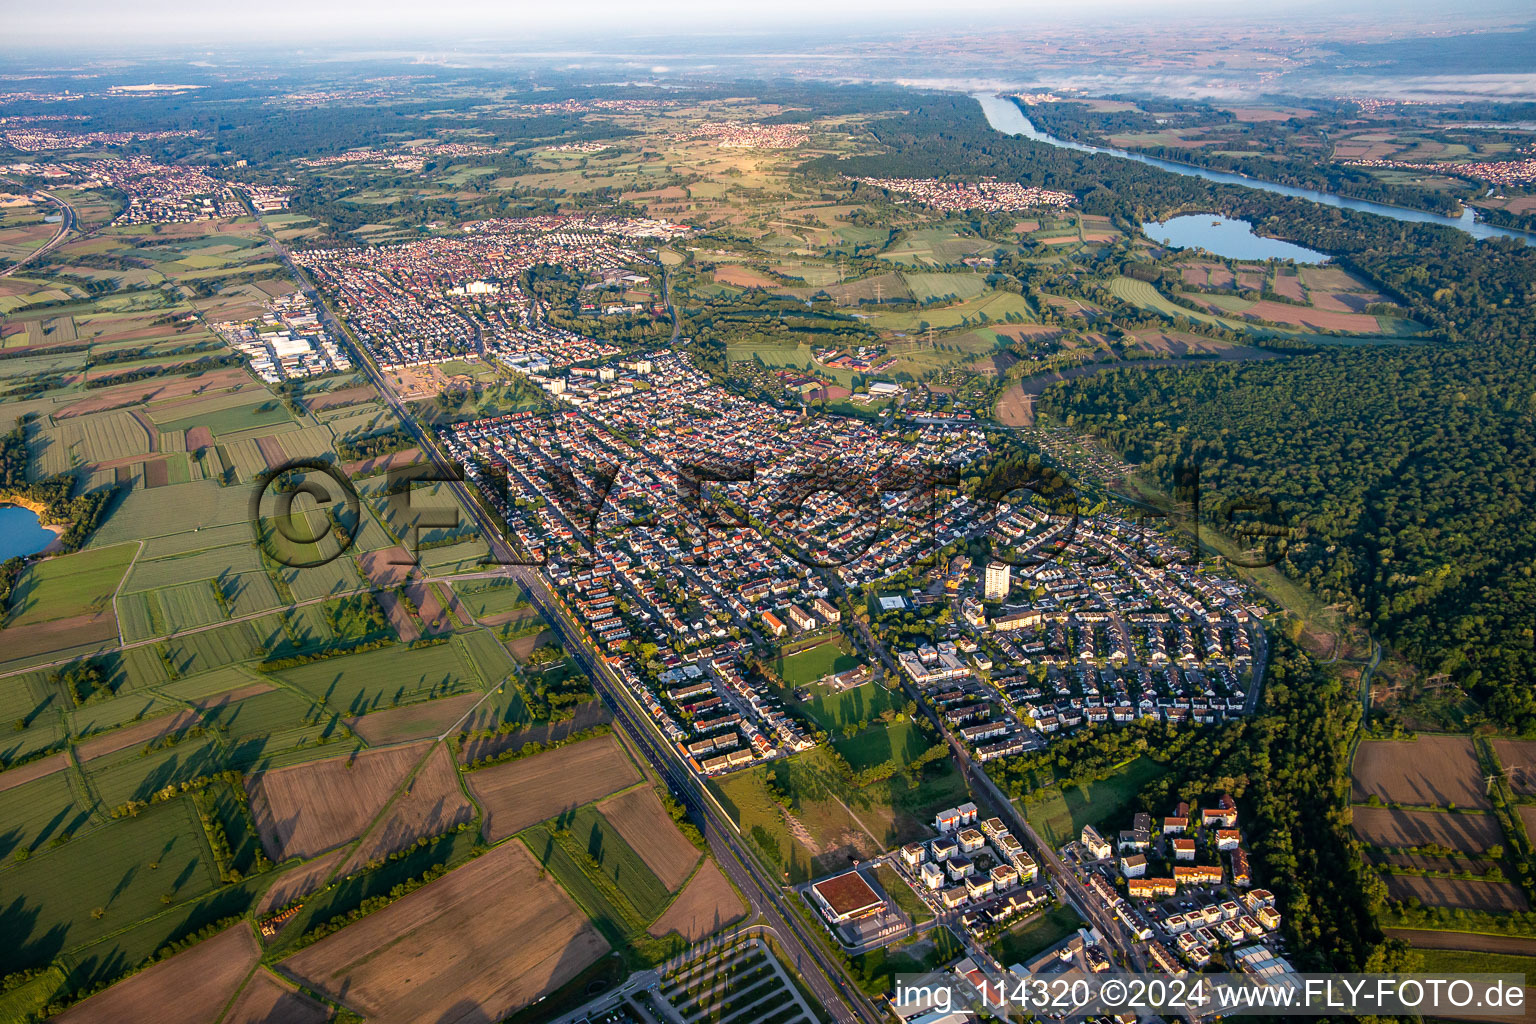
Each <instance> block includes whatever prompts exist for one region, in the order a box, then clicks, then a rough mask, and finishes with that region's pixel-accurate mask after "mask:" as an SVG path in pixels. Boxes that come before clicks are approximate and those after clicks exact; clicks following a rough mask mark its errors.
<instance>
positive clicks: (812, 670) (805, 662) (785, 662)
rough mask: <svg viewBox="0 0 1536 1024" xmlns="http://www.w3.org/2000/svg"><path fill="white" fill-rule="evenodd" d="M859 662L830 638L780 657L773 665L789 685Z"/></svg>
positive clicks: (795, 684)
mask: <svg viewBox="0 0 1536 1024" xmlns="http://www.w3.org/2000/svg"><path fill="white" fill-rule="evenodd" d="M859 664H860V662H859V659H858V658H857V657H855V656H854V655H852V654H848V653H847V652H845V651H844V650H843V649H842V648H841V647H839V646H838V641H837V640H836V639H831V640H828V641H826V642H825V643H821V644H817V645H816V646H815V647H812V648H809V649H807V650H804V651H800V652H798V653H796V654H791V655H789V656H788V657H781V658H780V659H779V661H778V663H777V664H776V665H775V666H774V667H775V669H776V670H777V671H778V673H779V675H780V677H782V678H783V680H784V681H785V682H786V683H788V684H789V685H791V686H804V685H805V684H807V683H814V682H815V681H816V680H818V679H820V678H822V677H823V676H827V675H832V674H835V673H839V672H847V671H849V670H850V669H855V668H858V667H859Z"/></svg>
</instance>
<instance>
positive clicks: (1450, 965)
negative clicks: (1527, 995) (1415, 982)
mask: <svg viewBox="0 0 1536 1024" xmlns="http://www.w3.org/2000/svg"><path fill="white" fill-rule="evenodd" d="M1413 951H1414V952H1415V953H1417V954H1419V955H1420V956H1421V957H1423V958H1424V967H1423V970H1424V971H1425V972H1427V973H1433V974H1523V975H1525V976H1526V979H1527V980H1528V981H1529V980H1530V979H1533V978H1536V956H1518V955H1516V954H1513V953H1486V952H1482V951H1478V952H1473V951H1472V950H1467V949H1426V948H1424V947H1422V946H1414V947H1413Z"/></svg>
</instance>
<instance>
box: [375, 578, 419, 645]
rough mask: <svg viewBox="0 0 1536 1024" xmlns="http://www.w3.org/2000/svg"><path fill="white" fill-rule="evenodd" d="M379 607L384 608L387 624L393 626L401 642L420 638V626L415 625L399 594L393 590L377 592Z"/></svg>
mask: <svg viewBox="0 0 1536 1024" xmlns="http://www.w3.org/2000/svg"><path fill="white" fill-rule="evenodd" d="M378 599H379V607H380V608H383V609H384V614H385V615H386V616H388V617H389V624H390V625H391V626H392V627H394V630H395V633H396V634H397V635H398V636H399V637H400V641H401V642H402V643H407V644H408V643H411V642H412V641H414V640H417V639H420V637H421V628H420V627H419V626H417V625H416V620H415V619H413V618H411V613H410V611H408V610H407V609H406V607H405V602H404V601H401V600H400V595H398V594H396V593H395V592H394V591H393V590H381V591H379V593H378Z"/></svg>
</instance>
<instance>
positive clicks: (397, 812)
mask: <svg viewBox="0 0 1536 1024" xmlns="http://www.w3.org/2000/svg"><path fill="white" fill-rule="evenodd" d="M474 817H475V805H474V804H472V803H470V802H469V798H468V797H467V796H465V795H464V790H462V789H461V788H459V771H458V769H457V768H456V767H455V766H454V763H453V758H452V756H451V755H450V754H449V752H448V748H447V747H446V746H444V745H442V744H438V745H437V747H436V748H435V749H433V751H432V754H431V756H430V757H428V758H427V763H426V764H424V765H423V766H422V768H421V770H420V771H419V772H417V773H416V776H415V778H413V779H411V781H410V789H409V790H407V791H406V792H405V793H402V794H401V795H400V796H399V797H398V798H396V800H395V802H394V804H393V805H392V806H391V807H390V808H389V813H388V815H387V816H386V817H385V819H384V820H383V821H381V822H379V823H378V824H377V825H375V826H373V828H372V829H370V830H369V832H368V834H367V836H365V837H364V839H363V842H362V844H361V845H360V846H359V847H358V848H357V852H356V853H354V854H352V856H351V858H350V859H349V860H348V861H347V863H346V864H344V865H342V869H341V873H342V874H343V875H349V874H351V873H352V872H354V871H359V870H361V869H362V868H363V867H364V866H365V865H366V864H368V863H369V862H370V861H375V860H381V859H383V858H384V857H386V856H388V855H389V854H391V853H394V852H396V851H397V850H403V849H405V848H406V847H407V846H409V845H411V844H412V843H414V842H415V841H416V840H418V839H421V838H423V837H426V836H436V835H442V834H443V833H444V832H447V831H449V830H450V829H453V828H456V827H457V826H459V825H463V824H467V823H468V822H470V821H473V820H474Z"/></svg>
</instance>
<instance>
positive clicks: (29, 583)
mask: <svg viewBox="0 0 1536 1024" xmlns="http://www.w3.org/2000/svg"><path fill="white" fill-rule="evenodd" d="M136 550H137V549H136V548H135V547H134V546H133V545H126V544H125V545H119V546H116V547H110V548H100V549H93V550H87V551H78V552H76V553H75V554H72V555H61V556H59V557H58V558H49V559H45V560H43V561H41V562H35V563H33V564H32V565H30V566H28V567H27V568H26V570H25V571H24V572H22V574H21V579H20V580H18V581H17V584H16V590H15V593H13V594H12V595H11V600H10V617H9V618H8V619H7V620H6V625H8V626H24V625H27V624H29V623H33V622H47V621H48V620H50V619H62V618H66V617H68V616H71V615H82V614H86V613H89V612H95V611H100V610H102V609H104V608H109V607H110V606H111V604H112V594H113V592H114V591H115V590H116V589H117V585H118V583H119V582H121V581H122V578H123V573H124V572H125V571H127V568H128V563H129V562H131V561H132V560H133V556H134V553H135V552H136Z"/></svg>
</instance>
